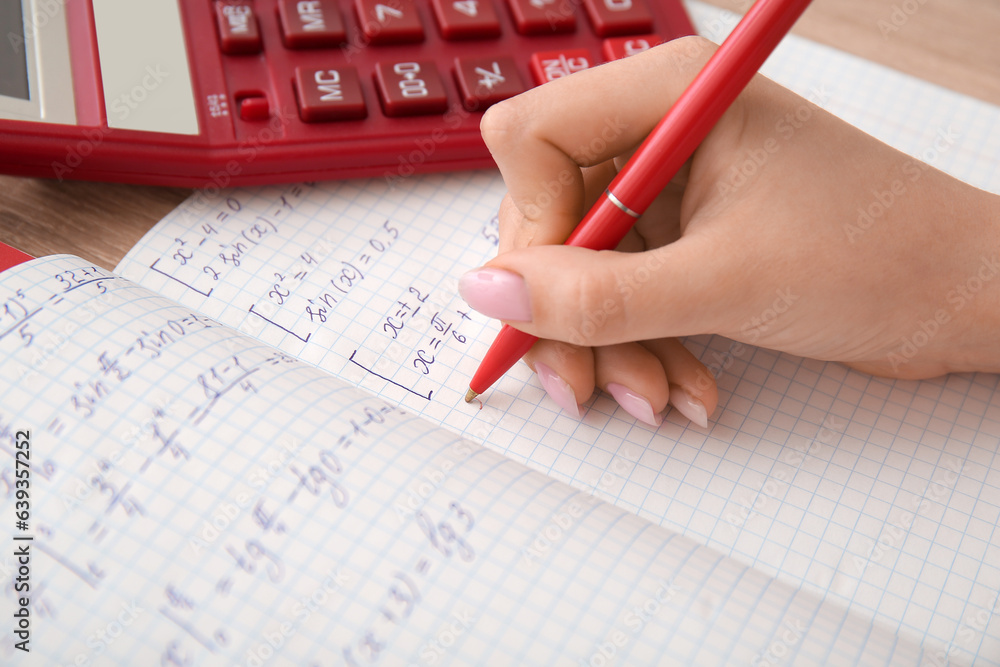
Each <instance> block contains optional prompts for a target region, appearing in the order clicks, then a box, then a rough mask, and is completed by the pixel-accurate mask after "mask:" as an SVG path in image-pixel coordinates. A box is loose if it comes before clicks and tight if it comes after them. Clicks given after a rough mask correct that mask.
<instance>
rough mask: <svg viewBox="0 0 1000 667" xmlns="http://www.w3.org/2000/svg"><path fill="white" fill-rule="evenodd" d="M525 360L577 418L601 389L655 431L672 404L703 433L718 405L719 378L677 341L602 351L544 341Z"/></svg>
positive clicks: (660, 341)
mask: <svg viewBox="0 0 1000 667" xmlns="http://www.w3.org/2000/svg"><path fill="white" fill-rule="evenodd" d="M525 361H526V362H527V363H528V365H529V366H531V367H532V368H533V369H534V370H535V372H536V373H537V374H538V379H539V382H540V384H541V385H542V387H543V388H544V389H545V391H546V393H548V395H549V397H550V398H551V399H552V400H553V401H554V402H555V403H556V404H557V405H558V406H559V407H560V408H562V409H563V410H564V411H566V412H567V413H568V414H570V415H572V416H574V417H582V416H583V410H582V408H581V407H580V403H583V402H586V401H587V399H588V398H590V396H591V394H592V393H593V392H594V389H595V387H597V388H600V389H603V390H604V391H605V392H607V393H608V394H610V395H611V397H612V398H614V399H615V401H617V402H618V404H619V405H620V406H621V407H622V409H624V410H625V412H627V413H628V414H630V415H632V416H633V417H635V418H636V419H638V420H639V421H641V422H642V423H644V424H647V425H649V426H652V427H653V428H656V427H658V426H659V425H660V424H661V423H662V421H663V417H662V414H663V412H664V411H665V409H666V408H667V403H668V400H669V403H670V405H672V406H673V407H674V408H675V409H677V411H678V412H679V413H680V414H681V415H683V416H684V417H685V418H687V419H689V420H690V421H692V422H693V423H695V424H697V425H699V426H701V427H703V428H705V427H707V425H708V416H709V415H710V414H712V412H713V411H714V410H715V408H716V406H717V404H718V391H717V389H716V385H715V378H714V377H713V376H712V374H711V373H710V372H709V371H708V369H707V368H705V366H704V365H702V364H701V363H700V362H699V361H698V360H697V359H696V358H695V357H694V356H693V355H692V354H691V353H690V352H688V351H687V349H685V348H684V346H683V345H681V343H680V341H678V340H676V339H661V340H656V341H646V342H643V343H625V344H621V345H611V346H606V347H598V348H587V347H577V346H574V345H567V344H565V343H559V342H556V341H550V340H541V341H539V342H538V343H537V344H536V345H535V347H534V348H532V350H531V352H529V353H528V355H526V356H525Z"/></svg>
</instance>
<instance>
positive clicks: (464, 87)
mask: <svg viewBox="0 0 1000 667" xmlns="http://www.w3.org/2000/svg"><path fill="white" fill-rule="evenodd" d="M455 79H456V80H457V81H458V91H459V94H460V95H461V96H462V104H463V105H465V108H466V109H469V110H470V111H476V110H479V111H482V110H484V109H486V107H488V106H490V105H491V104H496V103H497V102H499V101H500V100H505V99H507V98H508V97H513V96H514V95H517V94H519V93H523V92H524V84H523V83H522V81H521V75H520V74H518V73H517V66H516V65H515V64H514V61H513V59H511V58H507V57H504V56H501V57H499V58H456V59H455Z"/></svg>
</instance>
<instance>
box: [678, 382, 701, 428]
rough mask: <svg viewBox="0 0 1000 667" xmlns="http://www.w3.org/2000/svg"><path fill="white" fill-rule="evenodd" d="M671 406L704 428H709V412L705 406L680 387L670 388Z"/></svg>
mask: <svg viewBox="0 0 1000 667" xmlns="http://www.w3.org/2000/svg"><path fill="white" fill-rule="evenodd" d="M670 404H671V405H673V406H674V407H675V408H677V411H678V412H680V413H681V414H682V415H684V416H685V417H687V418H688V419H690V420H691V421H692V422H694V423H695V424H697V425H698V426H700V427H702V428H708V412H706V411H705V406H704V405H703V404H702V403H701V402H700V401H696V400H695V399H693V398H691V394H689V393H687V392H686V391H684V390H683V389H681V388H680V387H671V388H670Z"/></svg>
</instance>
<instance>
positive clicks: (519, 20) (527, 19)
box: [507, 0, 578, 35]
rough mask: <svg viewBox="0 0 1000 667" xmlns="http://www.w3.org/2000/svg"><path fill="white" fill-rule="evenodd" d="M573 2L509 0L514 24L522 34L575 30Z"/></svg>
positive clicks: (559, 0) (568, 0) (508, 3)
mask: <svg viewBox="0 0 1000 667" xmlns="http://www.w3.org/2000/svg"><path fill="white" fill-rule="evenodd" d="M577 1H578V0H577ZM573 4H574V3H573V2H571V1H570V0H507V5H508V6H509V7H510V13H511V15H512V16H513V17H514V25H515V26H516V27H517V31H518V32H519V33H521V34H522V35H544V34H551V33H554V32H573V31H574V30H575V29H576V16H575V15H574V14H573Z"/></svg>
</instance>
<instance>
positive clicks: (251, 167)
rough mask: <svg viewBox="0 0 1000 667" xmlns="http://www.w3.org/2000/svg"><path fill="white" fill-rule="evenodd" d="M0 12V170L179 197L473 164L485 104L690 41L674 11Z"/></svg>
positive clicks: (195, 4)
mask: <svg viewBox="0 0 1000 667" xmlns="http://www.w3.org/2000/svg"><path fill="white" fill-rule="evenodd" d="M0 6H2V8H0V28H2V33H3V34H4V35H7V37H6V38H5V40H4V41H5V42H6V43H5V44H4V48H2V49H0V171H3V172H6V173H10V174H22V175H30V176H42V177H51V178H58V179H64V178H79V179H90V180H108V181H120V182H129V183H149V184H161V185H180V186H187V187H212V186H214V187H220V188H221V187H226V186H230V185H250V184H260V183H276V182H291V181H309V180H319V179H331V178H348V177H359V176H366V177H370V176H381V177H385V178H387V179H393V178H397V177H405V176H408V175H410V174H412V173H415V172H423V171H439V170H453V169H469V168H480V167H487V166H490V165H491V164H492V161H491V159H490V156H489V153H488V152H487V150H486V147H485V146H484V145H483V143H482V140H481V138H480V135H479V120H480V117H481V116H482V113H483V111H484V110H485V109H486V108H488V107H489V106H490V105H491V104H494V103H495V102H497V101H499V100H502V99H505V98H507V97H510V96H512V95H516V94H518V93H520V92H522V91H524V90H526V89H527V88H530V87H532V86H537V85H542V84H544V83H545V82H547V81H551V80H552V79H555V78H559V77H562V76H567V75H569V74H571V73H573V72H575V71H577V70H580V69H585V68H587V67H592V66H594V65H595V64H598V63H601V62H604V61H608V60H612V59H616V58H621V57H625V56H628V55H630V54H633V53H636V52H638V51H642V50H645V49H648V48H650V47H652V46H654V45H655V44H657V43H659V42H662V41H666V40H670V39H673V38H675V37H679V36H681V35H687V34H693V28H692V26H691V23H690V21H689V19H688V17H687V15H686V13H685V11H684V9H683V7H682V6H681V4H680V0H142V1H141V2H140V1H137V0H5V1H4V2H2V3H0ZM8 47H12V48H8Z"/></svg>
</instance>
